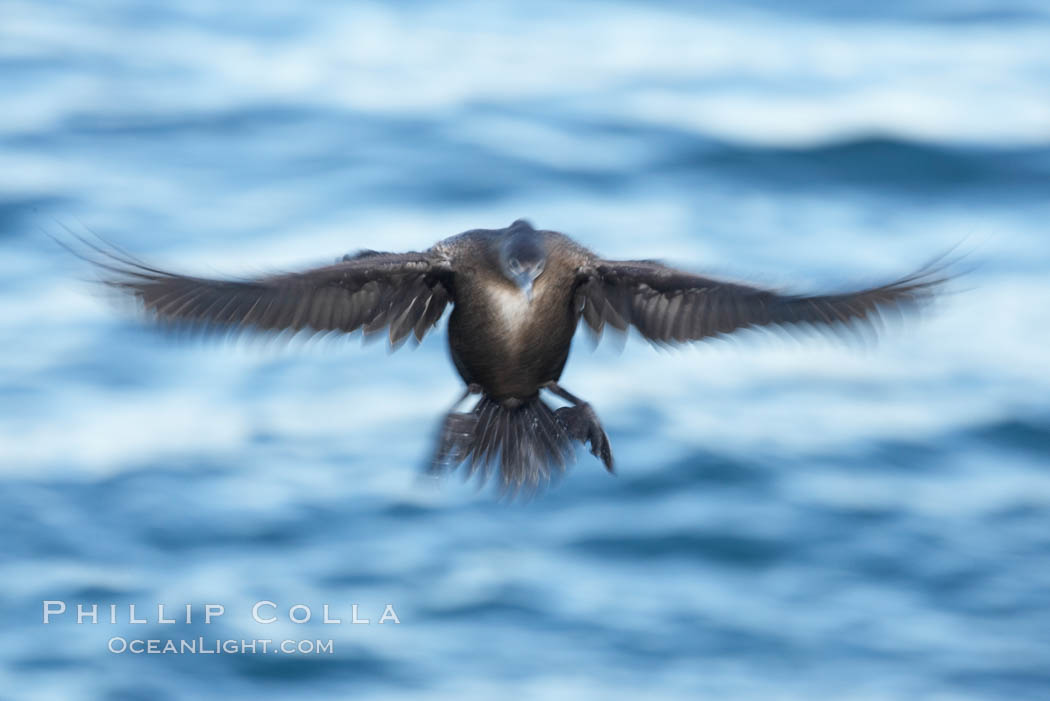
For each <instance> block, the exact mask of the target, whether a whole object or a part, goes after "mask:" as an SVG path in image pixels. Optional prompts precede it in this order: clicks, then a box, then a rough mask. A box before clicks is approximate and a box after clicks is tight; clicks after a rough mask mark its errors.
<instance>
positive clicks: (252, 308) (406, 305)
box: [75, 241, 451, 346]
mask: <svg viewBox="0 0 1050 701" xmlns="http://www.w3.org/2000/svg"><path fill="white" fill-rule="evenodd" d="M83 243H85V244H86V245H87V246H89V247H90V248H91V249H92V250H93V251H94V253H95V254H97V255H87V256H85V255H84V254H83V253H78V254H79V255H81V256H82V257H86V258H88V260H90V261H91V262H92V263H94V264H95V265H96V266H97V267H98V268H100V269H102V270H103V271H104V282H105V283H106V284H108V285H110V286H111V287H114V288H116V289H119V290H123V291H124V292H127V293H129V294H131V295H134V296H135V297H136V298H137V299H138V300H139V301H140V302H141V303H142V305H143V306H144V307H145V309H146V310H147V311H148V312H149V313H151V314H152V315H154V316H155V318H156V319H157V320H158V321H162V322H168V323H173V324H177V325H188V326H190V327H192V328H195V329H200V330H205V331H207V330H230V331H235V332H241V331H279V330H291V331H294V332H299V331H305V332H308V333H309V332H313V333H317V332H322V331H342V332H347V333H349V332H351V331H355V330H357V329H363V330H364V332H365V333H375V332H377V331H380V330H381V329H383V328H384V327H387V328H389V337H390V343H391V345H393V346H397V345H399V344H400V343H401V342H402V341H404V340H405V339H406V338H407V337H408V335H409V334H410V333H411V334H414V336H415V338H416V340H417V341H418V340H422V338H423V335H424V334H425V333H426V332H427V331H428V330H429V329H430V328H431V327H433V326H434V325H435V324H436V323H437V322H438V320H439V319H440V318H441V315H442V312H444V310H445V306H446V305H447V304H448V303H449V301H450V300H451V294H450V290H451V284H450V283H449V281H450V279H451V269H450V266H449V264H448V262H447V261H446V260H444V259H443V258H442V257H440V256H438V255H436V254H433V253H431V252H423V253H377V252H374V251H367V252H363V253H361V254H358V255H357V256H353V257H350V256H348V257H346V258H344V260H343V261H341V262H339V263H336V264H334V265H328V266H324V267H321V268H315V269H313V270H307V271H304V272H300V273H286V274H278V275H270V276H266V277H260V278H257V279H244V280H237V279H232V280H214V279H209V278H202V277H193V276H189V275H180V274H177V273H171V272H168V271H166V270H161V269H159V268H154V267H152V266H150V265H146V264H145V263H143V262H141V261H139V260H137V259H135V258H133V257H131V256H130V255H127V254H125V253H122V252H119V251H116V250H111V249H109V248H103V247H101V246H98V245H95V244H92V243H90V242H86V241H85V242H83ZM75 252H76V251H75Z"/></svg>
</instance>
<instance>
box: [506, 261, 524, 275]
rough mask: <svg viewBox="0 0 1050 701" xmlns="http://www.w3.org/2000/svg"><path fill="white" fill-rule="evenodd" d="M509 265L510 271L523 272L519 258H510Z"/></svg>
mask: <svg viewBox="0 0 1050 701" xmlns="http://www.w3.org/2000/svg"><path fill="white" fill-rule="evenodd" d="M507 267H508V268H509V269H510V271H511V272H512V273H520V272H521V263H520V262H519V261H518V259H517V258H511V259H510V260H508V261H507Z"/></svg>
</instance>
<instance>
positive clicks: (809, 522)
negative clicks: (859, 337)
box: [0, 0, 1050, 701]
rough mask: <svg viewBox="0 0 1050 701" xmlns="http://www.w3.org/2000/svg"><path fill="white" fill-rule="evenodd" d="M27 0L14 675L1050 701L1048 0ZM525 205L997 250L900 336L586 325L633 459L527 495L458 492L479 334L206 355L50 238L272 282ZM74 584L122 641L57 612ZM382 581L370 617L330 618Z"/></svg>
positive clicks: (357, 688) (561, 214)
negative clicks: (207, 618)
mask: <svg viewBox="0 0 1050 701" xmlns="http://www.w3.org/2000/svg"><path fill="white" fill-rule="evenodd" d="M788 5H790V7H788ZM0 15H2V17H0V96H2V105H3V107H2V109H0V402H2V404H0V406H2V410H0V581H2V582H3V584H2V585H0V620H2V626H0V698H3V699H71V698H85V699H88V698H90V699H95V698H98V699H150V700H153V701H156V700H163V699H196V698H211V697H218V696H222V697H224V698H252V699H285V698H289V697H296V696H302V697H305V698H311V699H342V698H349V697H352V698H398V697H407V698H419V699H446V698H447V699H461V698H471V699H491V698H494V697H496V696H497V695H501V696H508V697H510V698H516V699H517V698H520V699H551V698H572V699H618V698H623V699H634V698H638V697H640V696H641V697H645V698H712V699H800V700H802V699H806V700H808V699H815V698H837V699H865V700H881V699H1003V698H1010V699H1044V698H1046V694H1047V692H1048V690H1050V633H1048V631H1050V460H1048V457H1050V399H1048V397H1050V373H1048V372H1047V370H1048V364H1047V348H1048V346H1050V328H1048V323H1047V322H1048V320H1050V319H1048V312H1047V310H1048V309H1050V238H1048V225H1047V222H1048V221H1050V197H1048V195H1050V7H1048V6H1047V4H1046V3H1045V2H1043V1H1042V0H954V1H953V0H908V1H907V2H904V1H900V2H898V1H896V0H894V1H892V2H882V3H876V4H872V3H868V2H824V1H822V0H804V1H802V2H796V3H780V2H774V1H773V0H750V1H747V2H714V3H707V4H705V6H704V7H703V9H699V8H698V7H697V6H696V5H694V4H693V3H687V2H674V1H672V0H667V1H664V2H641V1H637V2H629V1H626V0H625V1H621V2H605V3H599V2H583V3H573V4H572V5H571V6H570V5H568V4H565V3H558V2H545V1H543V0H539V1H537V0H532V1H530V2H510V3H500V4H497V3H481V2H477V3H475V2H470V1H469V0H452V1H451V2H446V3H440V4H437V3H424V2H399V3H385V4H379V3H342V2H318V3H301V2H291V1H288V0H276V1H274V2H267V3H238V4H232V3H218V2H203V1H198V0H189V1H186V2H180V3H167V4H154V3H147V2H134V1H130V0H129V1H123V2H104V1H98V2H79V1H75V0H70V1H66V2H60V1H49V2H39V1H37V0H5V2H4V3H3V5H2V7H0ZM517 217H528V218H529V219H531V220H532V222H533V223H534V224H535V225H536V226H537V227H540V228H551V229H557V230H561V231H564V232H566V233H569V234H570V235H572V236H574V237H576V238H577V239H578V240H579V241H580V242H581V243H583V244H585V245H587V246H589V247H591V248H592V249H595V250H596V251H598V252H600V253H602V254H604V255H606V256H608V257H621V258H632V257H648V258H654V257H655V258H661V259H664V260H667V261H671V262H674V263H676V264H679V265H681V266H683V267H688V268H690V269H694V270H698V271H704V272H709V273H715V274H724V275H729V276H732V277H739V278H744V279H749V280H753V281H756V282H760V283H764V284H769V285H775V286H790V287H793V288H794V289H798V290H820V289H825V288H834V287H838V286H852V285H857V284H865V283H869V282H873V281H879V280H885V279H888V278H892V277H895V276H897V275H899V274H902V273H906V272H909V271H910V270H912V269H914V268H915V267H917V266H919V265H920V264H922V263H923V262H925V261H927V260H929V259H930V258H932V257H933V256H935V255H937V254H939V253H943V252H944V251H946V250H948V249H949V248H951V247H952V246H954V245H956V244H960V243H961V244H962V248H961V250H962V251H964V252H968V253H969V258H968V260H967V263H968V264H969V263H973V264H974V265H973V266H971V267H975V270H974V271H973V272H972V273H971V274H970V275H968V276H967V277H966V278H965V279H964V280H962V281H960V282H958V283H957V284H956V285H954V287H953V290H952V293H951V294H949V295H948V296H946V297H945V298H944V299H943V300H942V301H941V303H940V304H938V305H937V306H936V307H935V308H934V309H932V310H930V312H929V313H928V314H927V315H926V317H925V318H924V319H922V320H921V321H920V320H912V322H911V323H906V324H903V325H896V326H895V327H894V328H893V329H891V333H889V334H888V335H887V336H886V337H885V338H884V340H883V341H882V342H881V343H880V344H878V345H877V346H875V347H872V348H852V347H849V346H844V345H842V344H836V343H834V342H830V341H827V340H824V339H819V338H818V339H808V340H803V341H802V342H799V341H797V340H793V339H791V338H790V337H786V336H761V335H757V334H752V335H744V337H743V338H741V339H740V340H737V341H729V342H727V341H714V342H710V343H705V344H699V345H697V346H695V347H691V348H687V349H683V350H681V351H678V352H674V353H667V352H658V351H656V350H654V349H652V348H650V347H649V346H648V345H647V344H645V343H643V342H641V341H639V340H638V339H637V338H636V337H633V336H632V337H631V338H629V339H628V340H627V342H626V344H625V345H623V348H622V350H621V348H620V345H621V344H618V343H616V342H608V341H607V342H605V343H604V344H603V345H601V346H599V347H598V349H597V350H592V349H591V348H590V347H589V346H588V344H587V343H586V342H585V338H584V337H583V336H582V335H581V337H580V339H579V340H578V343H577V346H576V347H575V348H574V351H573V355H572V357H571V358H570V361H569V365H568V368H567V371H566V374H565V376H564V378H563V380H564V384H565V386H566V387H568V388H570V389H571V390H572V391H573V392H575V393H577V394H579V395H581V396H583V397H586V398H588V399H589V400H590V401H591V402H592V403H593V404H594V405H595V407H596V409H597V411H598V413H599V414H600V415H601V416H602V418H603V420H604V422H605V426H606V428H607V430H608V432H609V434H610V438H611V441H612V444H613V448H614V450H615V452H616V456H617V459H618V466H619V470H620V474H619V475H618V476H617V477H615V478H612V477H609V476H608V475H606V474H605V473H604V471H603V470H602V469H601V467H600V465H599V464H598V463H597V461H595V460H594V459H593V458H592V457H591V456H590V455H588V454H586V453H585V452H581V454H580V460H579V463H578V464H577V466H576V468H575V469H574V470H573V471H572V473H571V474H570V475H569V476H568V477H567V479H565V480H564V481H563V482H562V484H560V485H559V486H557V487H556V488H554V489H552V490H550V491H548V493H547V494H546V495H544V496H543V497H542V498H540V499H537V500H534V501H532V502H529V503H513V504H509V505H508V504H503V503H497V502H496V501H495V500H494V499H493V496H492V494H491V493H489V492H487V491H484V492H481V493H477V492H476V491H475V490H474V489H472V487H471V486H469V485H463V484H461V483H460V482H459V481H458V480H456V479H451V480H449V481H447V482H446V483H444V484H442V485H437V486H435V485H433V484H429V483H426V482H424V481H422V480H421V479H420V478H419V469H420V467H421V465H422V464H423V461H424V459H425V458H426V457H427V456H428V454H429V451H430V450H431V447H432V445H431V441H432V439H433V434H434V431H435V430H436V428H437V423H438V421H439V419H440V417H441V416H442V415H443V413H444V412H445V411H446V410H447V409H448V407H449V404H450V403H451V402H452V400H453V399H454V398H455V397H456V396H457V393H458V392H459V391H460V390H459V379H458V378H457V377H456V375H455V373H454V371H453V370H452V368H451V365H450V363H449V362H448V359H447V353H446V350H445V345H444V344H445V338H444V333H443V332H441V333H435V334H434V335H432V336H430V337H428V338H427V339H426V340H425V342H424V343H423V345H422V346H421V347H419V348H418V349H415V350H409V349H407V348H406V349H404V350H402V351H400V352H398V353H396V354H393V355H389V354H388V353H387V350H386V349H385V348H384V347H383V345H382V344H368V345H362V344H361V342H360V340H359V339H358V338H357V337H352V338H349V339H340V340H328V341H324V342H310V343H298V342H296V343H292V344H290V345H287V346H262V345H259V344H244V343H242V344H234V345H229V344H227V345H223V344H202V343H172V342H171V340H170V339H168V338H166V337H164V336H163V335H161V334H159V333H157V332H156V331H155V330H153V329H150V328H149V327H147V326H145V325H143V324H141V323H140V322H139V320H138V318H137V317H136V316H135V315H134V314H133V313H129V311H128V310H127V309H124V308H121V307H119V306H114V305H113V304H111V303H109V301H108V300H107V299H106V298H105V296H104V295H101V294H100V293H99V290H98V289H97V287H96V286H93V285H92V284H91V283H90V279H91V277H92V275H91V273H90V272H89V271H88V270H87V269H86V268H85V266H84V264H83V263H82V262H81V261H78V260H76V259H75V258H73V257H71V256H70V255H68V254H67V253H66V252H64V251H62V250H61V249H60V248H59V247H58V246H56V245H55V243H54V242H53V241H51V240H50V239H49V238H48V236H47V234H56V235H66V233H65V231H64V227H69V228H70V229H72V230H73V231H76V232H82V233H86V232H87V231H89V230H90V231H94V232H98V233H99V234H101V235H103V236H105V237H106V238H108V239H109V240H111V241H113V242H115V243H117V244H119V245H121V246H124V247H126V248H128V249H129V250H131V251H134V252H135V253H137V254H139V255H141V256H143V257H144V258H145V259H146V260H148V261H152V262H156V263H157V264H158V265H162V266H166V267H169V268H172V269H176V270H181V271H186V272H191V273H197V274H202V275H244V274H253V273H256V272H259V271H269V270H274V269H286V270H287V269H295V268H297V267H300V266H308V265H314V264H319V263H329V262H331V261H333V260H334V259H335V258H337V257H339V256H341V255H342V254H343V253H346V252H349V251H354V250H356V249H359V248H364V247H368V248H377V249H380V250H404V249H419V248H423V247H426V246H429V245H430V244H431V243H433V242H435V241H436V240H438V239H440V238H443V237H445V236H448V235H451V234H455V233H458V232H460V231H463V230H465V229H469V228H475V227H500V226H505V225H506V224H508V223H509V222H510V221H511V220H513V219H515V218H517ZM45 599H56V600H65V601H68V602H69V603H70V605H72V604H74V603H76V602H85V603H89V604H90V603H93V602H95V603H100V604H101V605H103V606H106V605H108V604H110V603H115V604H118V605H119V606H120V607H121V609H120V610H121V613H120V620H121V621H122V622H121V623H118V624H117V625H109V624H100V625H98V626H92V625H89V624H85V625H80V626H77V625H74V624H73V623H72V621H71V618H70V616H68V615H67V616H66V617H65V618H64V619H62V620H60V621H58V622H57V623H54V624H51V625H48V626H44V625H42V624H41V602H42V601H43V600H45ZM259 600H272V601H274V602H276V603H278V604H279V608H278V614H279V615H280V616H281V622H280V623H278V624H274V625H271V626H263V625H259V624H256V623H253V622H252V620H251V616H250V607H251V605H252V604H253V603H254V602H256V601H259ZM131 603H134V604H137V605H138V606H139V611H140V612H141V611H143V610H145V611H146V612H147V615H148V616H149V619H150V621H151V623H150V624H147V625H128V624H127V623H126V621H127V608H126V607H127V605H128V604H131ZM157 603H168V604H169V605H170V606H182V605H184V604H186V603H192V604H193V605H194V606H196V607H202V606H203V604H205V603H221V604H224V605H225V606H226V611H227V612H226V615H225V616H224V617H223V618H222V619H220V620H219V622H217V623H213V624H212V625H210V626H203V625H201V624H200V623H199V622H195V623H194V624H192V625H182V624H180V625H177V626H171V625H167V626H166V625H161V624H156V622H155V620H156V615H155V607H156V604H157ZM354 603H356V604H358V605H359V608H360V610H361V615H362V616H369V614H371V616H370V617H371V619H372V620H373V624H372V625H368V626H355V625H342V626H333V625H327V626H325V625H315V624H317V623H318V620H317V619H319V618H320V606H321V605H322V604H330V605H331V607H332V610H333V613H334V614H335V615H340V614H341V615H342V618H343V619H344V621H345V620H348V619H349V607H350V605H351V604H354ZM387 603H390V604H393V605H394V606H395V608H396V612H397V614H398V616H399V617H400V620H401V624H400V625H389V624H388V625H382V626H380V625H376V624H375V620H376V619H377V618H378V614H379V612H381V611H382V608H383V605H385V604H387ZM295 604H304V605H309V606H311V607H312V608H313V610H314V618H315V620H314V621H313V622H311V623H310V624H307V625H301V626H296V625H292V624H290V623H289V622H288V620H287V615H286V612H287V609H288V607H289V606H292V605H295ZM106 610H108V609H104V613H103V618H105V616H106V614H105V611H106ZM151 610H152V611H153V612H152V613H151V612H150V611H151ZM113 636H125V637H128V638H160V639H167V638H175V639H181V638H185V639H193V638H196V637H197V636H205V637H206V638H207V639H216V638H236V639H251V638H277V639H280V638H284V637H287V638H306V639H333V640H334V650H335V654H333V655H302V656H283V655H262V654H257V655H197V656H190V655H186V656H175V655H130V654H124V655H116V654H111V653H110V652H108V651H107V641H108V640H109V639H110V638H111V637H113Z"/></svg>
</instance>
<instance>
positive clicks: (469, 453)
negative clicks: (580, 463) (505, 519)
mask: <svg viewBox="0 0 1050 701" xmlns="http://www.w3.org/2000/svg"><path fill="white" fill-rule="evenodd" d="M574 409H575V407H565V408H561V409H558V410H557V411H554V410H552V409H551V408H550V407H549V406H548V405H547V404H546V403H544V401H543V400H542V399H540V397H539V395H535V396H533V397H531V398H528V399H524V400H510V401H500V400H497V399H493V398H492V397H489V396H488V395H482V397H481V399H479V400H478V403H477V404H475V405H474V408H473V409H472V410H471V411H470V412H469V413H457V412H451V413H449V414H448V415H447V416H446V417H445V420H444V422H443V424H442V426H441V433H440V435H439V436H438V444H437V449H436V450H435V452H434V458H433V460H432V461H431V464H430V468H429V470H428V471H429V472H430V473H432V474H440V473H444V472H449V471H452V470H454V469H455V468H456V467H457V466H459V465H460V464H462V463H466V470H467V471H466V474H465V478H466V479H470V477H472V476H474V475H477V476H478V477H479V480H480V483H481V484H484V482H485V481H487V480H488V478H489V477H490V476H492V473H493V472H494V471H495V470H496V469H497V468H498V471H499V483H500V491H501V492H502V493H504V494H506V495H509V496H513V495H516V494H518V493H520V492H526V493H531V492H535V491H537V490H538V489H541V488H542V487H544V486H546V485H547V484H548V483H550V482H551V481H552V480H555V479H557V478H558V477H559V476H560V475H561V474H562V473H564V472H565V470H566V469H567V468H568V467H569V466H570V465H571V464H572V463H573V462H574V460H575V449H574V447H573V445H572V444H573V441H574V440H581V438H584V437H581V436H578V435H577V432H576V431H574V425H573V423H572V422H569V421H566V418H568V417H569V416H570V414H571V412H572V411H573V410H574ZM566 412H569V414H567V413H566ZM584 439H585V438H584ZM581 442H582V441H581ZM609 464H610V465H611V457H610V462H609Z"/></svg>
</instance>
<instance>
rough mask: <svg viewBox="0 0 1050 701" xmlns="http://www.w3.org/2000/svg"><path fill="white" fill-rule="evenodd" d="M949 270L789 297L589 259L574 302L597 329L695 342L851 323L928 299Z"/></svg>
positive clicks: (650, 264) (645, 265)
mask: <svg viewBox="0 0 1050 701" xmlns="http://www.w3.org/2000/svg"><path fill="white" fill-rule="evenodd" d="M946 279H947V276H946V275H944V274H943V266H935V265H930V266H927V267H926V268H923V269H921V270H919V271H917V272H915V273H913V274H911V275H908V276H906V277H903V278H900V279H899V280H896V281H894V282H890V283H887V284H884V285H878V286H874V287H869V288H866V289H861V290H855V291H850V292H843V293H838V294H825V295H794V294H785V293H781V292H776V291H773V290H767V289H761V288H758V287H751V286H749V285H743V284H737V283H732V282H724V281H720V280H715V279H711V278H706V277H701V276H699V275H693V274H691V273H686V272H682V271H680V270H675V269H673V268H670V267H667V266H665V265H663V264H660V263H657V262H654V261H606V260H593V261H590V262H589V263H588V264H587V265H584V266H582V267H581V268H580V270H579V272H578V275H577V285H578V286H577V291H576V304H577V309H580V310H581V314H582V316H583V319H584V320H585V321H586V323H587V324H588V326H590V327H591V329H593V330H594V331H595V332H596V333H599V334H600V333H601V332H602V329H603V328H604V327H605V325H606V324H609V325H611V326H613V327H614V328H617V329H619V330H621V331H622V330H625V329H626V328H627V326H628V325H631V326H634V327H635V328H636V329H638V331H639V332H640V333H641V334H642V335H643V336H644V337H645V338H647V339H648V340H650V341H652V342H654V343H678V342H684V341H695V340H699V339H702V338H706V337H709V336H716V335H720V334H728V333H731V332H733V331H736V330H737V329H742V328H747V327H763V326H785V325H792V324H808V325H811V326H813V327H814V328H817V329H820V330H835V329H842V328H847V329H848V328H851V327H855V326H856V325H858V324H864V323H868V324H870V323H871V322H873V321H876V320H877V319H878V318H879V317H880V316H881V315H882V314H885V313H887V312H894V311H896V312H900V311H903V310H907V309H910V308H914V307H916V306H918V305H919V304H921V303H923V302H925V301H927V300H928V299H930V298H931V297H932V296H933V294H934V292H935V290H936V288H937V287H938V286H940V285H941V284H942V283H943V282H945V280H946Z"/></svg>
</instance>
